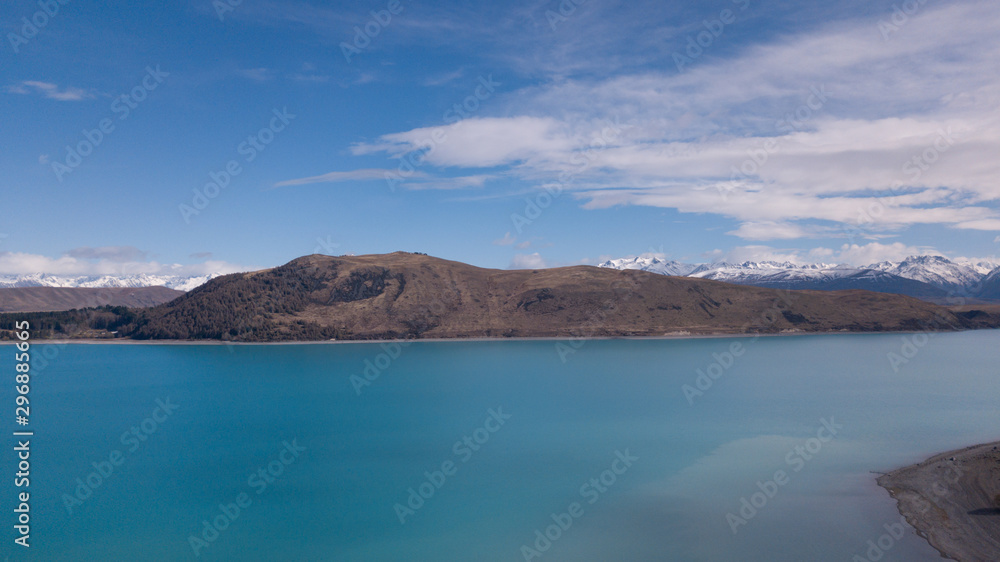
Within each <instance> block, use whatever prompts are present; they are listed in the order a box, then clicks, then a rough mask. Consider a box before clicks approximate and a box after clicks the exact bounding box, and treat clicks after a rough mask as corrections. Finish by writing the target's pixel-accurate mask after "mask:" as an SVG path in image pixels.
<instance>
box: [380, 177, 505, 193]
mask: <svg viewBox="0 0 1000 562" xmlns="http://www.w3.org/2000/svg"><path fill="white" fill-rule="evenodd" d="M410 177H411V178H412V177H413V175H411V176H410ZM492 178H493V176H488V175H478V176H458V177H454V178H434V179H426V180H419V181H412V180H410V179H408V180H407V181H406V182H404V183H401V184H400V186H401V187H402V188H404V189H409V190H411V191H419V190H424V189H445V190H447V189H465V188H467V187H483V185H484V184H485V183H486V182H487V181H489V180H490V179H492Z"/></svg>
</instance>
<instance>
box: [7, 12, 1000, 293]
mask: <svg viewBox="0 0 1000 562" xmlns="http://www.w3.org/2000/svg"><path fill="white" fill-rule="evenodd" d="M479 4H480V3H469V2H447V1H444V2H441V1H438V2H418V1H408V0H394V1H391V2H390V1H388V0H386V1H376V2H351V3H328V2H308V1H289V2H286V1H253V0H244V1H243V2H237V1H236V0H220V1H218V2H213V1H211V0H204V1H192V2H184V1H177V2H166V3H158V2H157V3H154V2H136V3H120V2H114V3H112V2H92V3H85V2H68V3H67V4H65V5H62V4H60V3H59V2H58V1H57V0H48V1H47V0H41V1H35V2H28V1H16V2H6V3H4V5H3V7H2V8H0V30H2V32H3V35H4V38H3V39H4V40H3V45H2V51H3V52H2V57H3V59H2V60H3V66H2V69H3V70H2V79H0V108H2V112H3V115H4V120H3V123H2V126H0V169H2V170H3V174H2V176H0V193H2V197H3V202H4V203H3V213H2V215H0V273H28V272H45V273H79V274H94V273H121V272H140V271H143V272H150V273H154V272H158V273H162V272H167V271H170V272H184V273H191V274H195V273H201V272H211V271H234V270H239V269H246V268H255V267H269V266H273V265H278V264H281V263H284V262H286V261H288V260H290V259H293V258H295V257H298V256H300V255H304V254H309V253H313V252H321V253H333V254H341V253H359V254H360V253H381V252H391V251H395V250H408V251H421V252H427V253H429V254H432V255H437V256H440V257H444V258H448V259H454V260H459V261H465V262H469V263H473V264H475V265H480V266H485V267H500V268H503V267H511V266H514V267H540V266H553V265H568V264H578V263H592V264H593V263H597V262H598V261H599V260H601V259H606V258H608V257H623V256H628V255H637V254H644V253H656V254H660V255H664V256H666V257H669V258H672V259H678V260H683V261H691V262H705V261H715V260H720V259H730V260H732V259H792V260H796V261H823V262H833V263H840V262H846V263H853V264H865V263H871V262H874V261H879V260H882V259H899V258H902V257H905V256H906V255H910V254H915V253H941V254H944V255H946V256H948V257H951V258H956V259H958V258H970V259H975V258H988V257H993V256H996V255H997V254H998V253H1000V252H998V248H1000V206H998V199H1000V182H998V180H997V178H998V177H1000V174H998V172H1000V169H998V168H1000V158H997V154H998V149H1000V119H998V118H1000V110H998V108H1000V68H998V67H997V65H996V61H997V60H1000V33H998V32H1000V6H998V5H997V4H996V3H995V2H988V1H982V2H976V1H972V2H943V1H933V0H932V1H926V2H924V3H920V2H919V1H918V0H908V1H907V2H891V1H875V2H872V1H864V2H862V1H846V2H801V1H795V2H791V1H763V0H720V1H716V2H610V1H601V0H586V1H581V2H579V3H576V2H574V1H572V0H565V1H563V2H559V1H555V0H554V1H549V2H543V1H540V2H490V3H481V5H479ZM46 10H48V13H46ZM50 14H52V15H50ZM122 96H125V97H124V98H123V97H122ZM102 129H103V130H102ZM227 168H228V171H227ZM387 178H388V179H387ZM213 182H214V184H215V185H219V184H223V183H224V184H226V185H225V186H224V187H221V186H220V188H216V187H215V185H212V183H213ZM196 191H197V192H198V193H197V194H196ZM534 205H537V207H535V206H534Z"/></svg>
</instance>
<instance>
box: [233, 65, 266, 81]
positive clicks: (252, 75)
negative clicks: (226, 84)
mask: <svg viewBox="0 0 1000 562" xmlns="http://www.w3.org/2000/svg"><path fill="white" fill-rule="evenodd" d="M236 74H237V75H239V76H242V77H243V78H246V79H248V80H253V81H254V82H266V81H268V80H270V79H271V76H272V72H271V70H270V69H267V68H244V69H240V70H237V71H236Z"/></svg>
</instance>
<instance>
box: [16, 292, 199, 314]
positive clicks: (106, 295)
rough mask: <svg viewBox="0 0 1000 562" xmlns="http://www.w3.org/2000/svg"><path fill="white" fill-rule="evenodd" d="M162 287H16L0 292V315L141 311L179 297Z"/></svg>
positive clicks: (179, 294)
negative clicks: (100, 309)
mask: <svg viewBox="0 0 1000 562" xmlns="http://www.w3.org/2000/svg"><path fill="white" fill-rule="evenodd" d="M183 294H184V292H183V291H175V290H173V289H168V288H166V287H136V288H100V289H88V288H77V287H73V288H70V287H17V288H4V289H0V312H50V311H56V310H70V309H73V308H92V307H98V306H127V307H131V308H142V307H147V306H156V305H158V304H163V303H165V302H169V301H172V300H174V299H175V298H177V297H179V296H181V295H183Z"/></svg>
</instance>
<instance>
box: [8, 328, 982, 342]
mask: <svg viewBox="0 0 1000 562" xmlns="http://www.w3.org/2000/svg"><path fill="white" fill-rule="evenodd" d="M989 330H1000V328H977V329H965V330H943V331H940V330H939V331H928V330H909V331H879V332H855V331H836V332H792V331H789V332H779V333H773V334H747V333H732V334H727V333H717V334H691V333H683V332H680V333H671V334H664V335H662V336H594V337H577V336H537V337H531V336H517V337H509V338H508V337H502V336H501V337H473V338H462V337H457V338H416V339H399V338H397V339H371V340H361V339H358V340H302V341H271V342H267V341H261V342H234V341H222V340H133V339H129V338H79V339H45V340H36V339H32V340H30V341H31V342H32V345H45V344H56V345H65V344H74V343H78V344H86V345H95V344H96V345H101V344H110V345H117V344H122V345H322V344H364V343H369V344H375V343H400V342H409V343H417V342H502V341H551V342H560V341H581V340H582V341H611V340H696V339H697V340H701V339H720V338H741V339H743V338H751V339H757V338H771V337H788V336H836V335H876V334H899V335H902V336H906V335H910V334H960V333H966V332H980V331H989ZM16 343H17V341H16V340H5V341H0V345H7V344H16Z"/></svg>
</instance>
